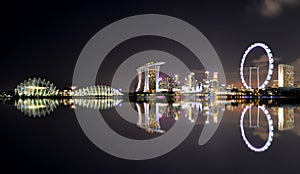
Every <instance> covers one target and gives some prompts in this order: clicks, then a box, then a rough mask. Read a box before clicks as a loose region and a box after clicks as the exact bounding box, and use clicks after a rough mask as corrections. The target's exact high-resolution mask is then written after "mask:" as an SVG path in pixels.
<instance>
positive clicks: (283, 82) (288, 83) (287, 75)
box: [278, 64, 294, 87]
mask: <svg viewBox="0 0 300 174" xmlns="http://www.w3.org/2000/svg"><path fill="white" fill-rule="evenodd" d="M293 86H294V66H291V65H285V64H279V65H278V87H293Z"/></svg>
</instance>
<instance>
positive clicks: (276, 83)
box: [272, 80, 278, 88]
mask: <svg viewBox="0 0 300 174" xmlns="http://www.w3.org/2000/svg"><path fill="white" fill-rule="evenodd" d="M272 87H273V88H278V80H273V86H272Z"/></svg>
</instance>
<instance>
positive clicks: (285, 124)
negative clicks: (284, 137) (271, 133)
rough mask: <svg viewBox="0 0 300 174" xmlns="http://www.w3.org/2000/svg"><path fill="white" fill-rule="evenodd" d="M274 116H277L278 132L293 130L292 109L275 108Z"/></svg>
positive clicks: (293, 114) (293, 113)
mask: <svg viewBox="0 0 300 174" xmlns="http://www.w3.org/2000/svg"><path fill="white" fill-rule="evenodd" d="M273 114H274V116H276V115H277V116H278V130H280V131H285V130H290V129H293V128H294V117H295V111H294V108H293V107H275V108H273Z"/></svg>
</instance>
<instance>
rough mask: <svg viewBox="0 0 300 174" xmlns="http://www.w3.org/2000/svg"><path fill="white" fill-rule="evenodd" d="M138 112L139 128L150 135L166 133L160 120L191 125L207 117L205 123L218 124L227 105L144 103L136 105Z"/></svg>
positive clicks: (197, 102)
mask: <svg viewBox="0 0 300 174" xmlns="http://www.w3.org/2000/svg"><path fill="white" fill-rule="evenodd" d="M135 105H136V108H137V112H138V122H137V126H138V127H139V128H142V129H144V130H145V131H147V132H149V133H164V132H165V131H166V130H165V129H164V128H163V126H162V125H161V123H160V119H167V118H168V119H173V120H174V121H178V120H179V119H188V120H189V122H190V123H194V122H196V121H197V118H198V116H203V117H205V121H204V123H201V122H199V123H200V124H217V123H219V121H220V119H219V115H220V112H221V111H224V110H225V103H222V102H217V101H216V100H200V101H178V102H174V103H163V102H161V103H160V102H153V101H152V102H143V103H136V104H135Z"/></svg>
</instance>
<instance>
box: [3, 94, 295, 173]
mask: <svg viewBox="0 0 300 174" xmlns="http://www.w3.org/2000/svg"><path fill="white" fill-rule="evenodd" d="M2 103H3V104H1V105H0V111H1V124H2V125H1V138H2V140H1V149H2V154H1V166H2V169H3V170H8V171H11V173H13V172H19V173H20V172H22V173H70V172H73V173H83V172H88V173H116V172H126V173H129V172H131V173H163V172H167V173H171V172H172V173H221V172H226V173H266V172H267V173H282V172H284V173H286V172H295V173H297V172H298V170H299V169H298V163H299V159H300V158H299V155H300V137H299V136H300V116H299V111H300V103H297V101H293V100H290V99H282V100H259V101H250V100H248V101H220V100H213V99H205V100H204V99H195V98H182V99H177V100H175V101H174V102H171V103H168V102H166V101H164V100H163V99H151V100H150V101H148V102H137V103H133V102H131V103H130V102H126V101H122V100H121V99H119V100H97V99H89V100H83V99H76V100H75V99H71V100H46V99H44V100H41V99H40V100H32V99H28V100H17V101H3V100H2ZM76 109H78V110H94V111H97V110H100V112H101V114H102V116H103V118H104V120H105V122H106V123H107V124H108V125H109V126H110V128H111V129H113V130H114V131H115V132H117V133H118V134H120V135H122V136H124V137H128V138H131V139H137V140H145V139H154V138H157V137H159V136H163V135H164V134H166V133H167V132H168V131H170V130H171V129H172V127H174V126H175V125H176V123H177V122H180V121H184V123H185V124H187V125H189V124H190V125H194V127H193V129H192V131H191V133H190V134H189V135H188V137H187V138H186V139H185V140H184V141H183V142H182V143H181V144H180V145H179V146H177V147H176V148H175V149H174V150H172V151H171V152H169V153H167V154H165V155H163V156H160V157H157V158H154V159H150V160H142V161H135V160H124V159H120V158H117V157H114V156H111V155H109V154H107V153H105V152H104V151H102V150H101V149H99V148H98V147H97V146H96V145H95V144H94V143H93V142H92V141H90V140H89V138H88V137H87V136H86V134H85V133H84V131H83V130H82V128H81V126H80V124H79V122H78V120H77V117H76V115H75V112H74V110H76ZM132 111H133V112H132ZM122 112H123V114H124V113H125V114H128V113H129V115H126V116H125V117H124V116H123V117H121V116H120V115H122ZM119 113H121V114H119ZM222 115H223V116H222ZM88 119H89V118H88V116H87V120H88ZM126 120H127V121H126ZM205 125H207V126H209V125H211V126H217V125H219V127H218V128H217V130H216V132H215V133H214V134H213V136H212V137H211V139H209V141H208V142H207V143H206V144H204V145H202V146H200V145H198V141H199V137H200V134H201V132H202V129H203V127H204V126H205ZM99 134H101V132H99ZM124 149H126V147H124Z"/></svg>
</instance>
